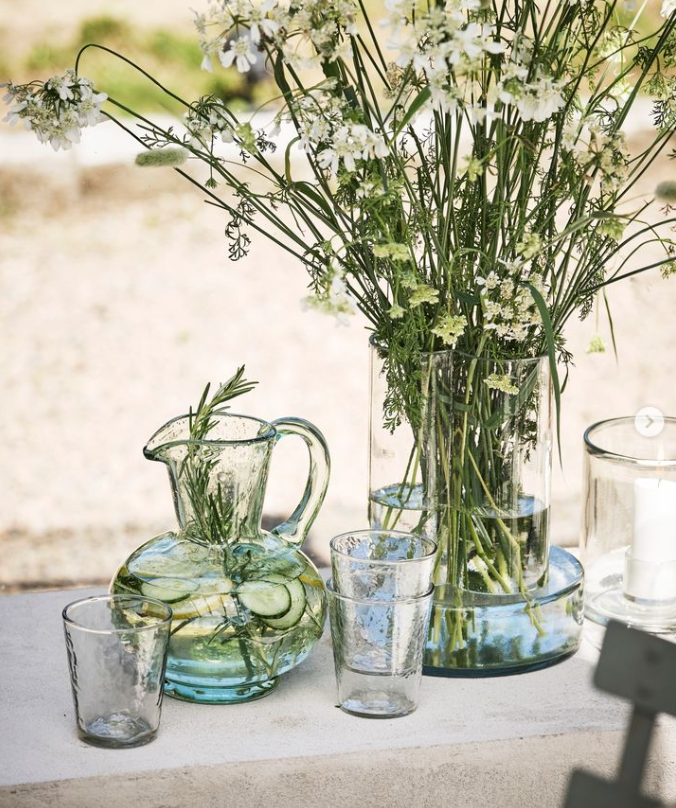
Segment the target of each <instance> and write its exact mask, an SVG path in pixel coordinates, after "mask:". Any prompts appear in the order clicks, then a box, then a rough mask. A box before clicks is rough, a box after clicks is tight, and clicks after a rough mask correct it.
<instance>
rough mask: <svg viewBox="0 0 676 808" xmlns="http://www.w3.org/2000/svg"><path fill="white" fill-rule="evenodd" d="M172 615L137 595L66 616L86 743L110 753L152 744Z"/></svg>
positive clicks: (92, 601) (101, 600)
mask: <svg viewBox="0 0 676 808" xmlns="http://www.w3.org/2000/svg"><path fill="white" fill-rule="evenodd" d="M171 617H172V612H171V609H170V607H169V606H167V605H166V604H165V603H162V602H161V601H159V600H152V599H151V598H142V597H137V596H133V595H106V596H102V597H94V598H84V599H82V600H76V601H75V602H74V603H71V604H69V605H68V606H66V608H65V609H64V610H63V627H64V631H65V635H66V649H67V651H68V665H69V667H70V678H71V685H72V688H73V701H74V704H75V718H76V722H77V731H78V735H79V736H80V738H81V739H82V740H83V741H86V742H87V743H90V744H94V745H95V746H104V747H113V748H117V747H129V746H141V745H142V744H145V743H148V742H149V741H152V740H153V738H154V737H155V735H156V734H157V729H158V726H159V723H160V710H161V705H162V693H163V683H164V669H165V665H166V658H167V644H168V640H169V630H170V626H171Z"/></svg>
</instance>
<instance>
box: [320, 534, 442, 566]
mask: <svg viewBox="0 0 676 808" xmlns="http://www.w3.org/2000/svg"><path fill="white" fill-rule="evenodd" d="M376 533H377V534H380V535H382V534H386V535H388V536H394V537H398V536H406V537H407V538H412V539H416V540H417V541H421V542H427V543H428V544H430V545H432V550H431V551H430V552H429V553H426V554H425V555H422V556H418V558H397V559H393V560H388V559H386V558H356V557H355V556H351V555H350V554H349V553H346V552H344V551H342V550H337V549H336V548H335V546H334V542H336V541H338V539H344V538H345V537H346V536H368V535H372V534H376ZM438 549H439V548H438V545H437V543H436V542H435V541H434V539H430V538H428V537H427V536H416V535H415V533H407V532H406V531H405V530H387V529H383V530H378V529H376V528H362V529H360V530H346V531H345V532H344V533H339V534H338V535H337V536H334V537H333V538H332V539H331V541H330V542H329V550H330V551H331V552H332V553H335V554H336V555H339V556H342V557H343V558H349V559H350V561H353V562H361V563H363V564H375V565H381V564H382V565H389V566H395V565H399V564H413V563H416V562H422V561H427V560H429V559H430V558H431V557H432V556H434V555H436V552H437V550H438Z"/></svg>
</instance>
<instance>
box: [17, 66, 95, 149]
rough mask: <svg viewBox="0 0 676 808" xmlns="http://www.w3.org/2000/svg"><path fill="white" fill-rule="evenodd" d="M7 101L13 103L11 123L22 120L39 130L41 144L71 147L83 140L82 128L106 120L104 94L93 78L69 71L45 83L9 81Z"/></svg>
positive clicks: (35, 131) (64, 147)
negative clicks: (95, 85)
mask: <svg viewBox="0 0 676 808" xmlns="http://www.w3.org/2000/svg"><path fill="white" fill-rule="evenodd" d="M3 86H5V87H7V90H8V92H7V95H6V97H5V98H6V100H7V101H10V102H13V105H12V107H11V108H10V111H9V113H8V114H7V116H6V117H5V120H6V121H8V122H9V123H10V124H16V123H18V122H19V121H21V122H22V123H23V125H24V128H25V129H27V130H30V131H32V132H34V133H35V135H36V137H37V138H38V140H39V141H40V142H41V143H49V144H50V145H51V147H52V148H53V149H54V150H55V151H58V150H59V149H70V147H71V146H72V144H73V143H79V142H80V134H81V131H82V129H84V128H85V127H87V126H95V125H96V124H97V123H100V122H101V121H102V120H104V118H105V116H104V115H103V113H102V111H101V105H102V104H103V102H104V101H105V100H106V99H107V96H106V95H105V94H104V93H95V92H94V90H93V85H92V83H91V81H89V79H86V78H84V77H81V76H77V75H76V74H75V72H74V71H73V70H67V71H66V72H65V74H64V75H63V76H53V77H52V78H50V79H48V80H47V81H46V82H45V83H44V84H42V85H40V84H37V83H33V84H26V85H15V84H11V83H8V84H5V85H3Z"/></svg>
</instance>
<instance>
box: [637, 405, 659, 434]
mask: <svg viewBox="0 0 676 808" xmlns="http://www.w3.org/2000/svg"><path fill="white" fill-rule="evenodd" d="M634 425H635V426H636V431H637V432H638V433H639V435H643V437H644V438H656V437H657V436H658V435H659V434H660V432H661V431H662V430H663V429H664V415H662V413H661V412H660V411H659V410H658V409H657V407H643V409H641V410H639V411H638V412H637V413H636V417H635V418H634Z"/></svg>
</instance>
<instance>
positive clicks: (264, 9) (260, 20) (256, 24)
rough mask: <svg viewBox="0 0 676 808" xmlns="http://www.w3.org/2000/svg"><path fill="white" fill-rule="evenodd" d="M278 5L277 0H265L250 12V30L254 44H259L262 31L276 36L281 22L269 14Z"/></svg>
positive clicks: (270, 35)
mask: <svg viewBox="0 0 676 808" xmlns="http://www.w3.org/2000/svg"><path fill="white" fill-rule="evenodd" d="M276 6H277V3H276V2H275V0H265V2H264V3H262V4H261V5H260V6H259V7H258V8H253V9H252V10H251V11H250V12H249V18H248V23H249V31H250V32H251V41H252V42H253V43H254V44H256V45H257V44H258V43H259V42H260V41H261V31H262V32H263V34H265V35H266V36H269V37H272V36H274V35H275V33H276V32H277V31H279V23H278V22H276V21H275V20H271V19H270V18H269V17H268V16H267V14H268V13H269V12H270V11H272V10H273V9H274V8H276Z"/></svg>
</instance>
